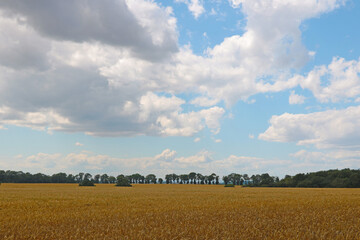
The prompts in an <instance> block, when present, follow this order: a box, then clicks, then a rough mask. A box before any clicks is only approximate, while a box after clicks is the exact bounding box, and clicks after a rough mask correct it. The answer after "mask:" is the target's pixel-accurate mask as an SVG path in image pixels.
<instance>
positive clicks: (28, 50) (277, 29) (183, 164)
mask: <svg viewBox="0 0 360 240" xmlns="http://www.w3.org/2000/svg"><path fill="white" fill-rule="evenodd" d="M359 26H360V4H359V3H358V2H357V1H354V0H347V1H346V0H317V1H316V0H309V1H300V0H299V1H298V0H291V1H290V0H283V1H280V0H266V1H265V0H210V1H201V0H174V1H148V0H106V1H103V2H98V1H95V0H94V1H85V0H77V1H67V2H58V1H55V0H54V1H53V0H51V1H47V2H46V3H40V2H37V1H35V2H29V1H22V0H11V1H10V0H5V1H1V3H0V28H1V30H2V31H1V33H0V146H1V147H0V169H12V170H22V171H30V172H33V173H35V172H43V173H48V174H52V173H56V172H60V171H63V172H67V173H77V172H79V171H82V172H90V173H109V174H114V175H116V174H118V173H125V174H130V173H134V172H139V173H142V174H149V173H155V174H158V175H159V176H161V175H164V174H166V173H170V172H175V173H187V172H190V171H197V172H200V173H203V174H209V173H212V172H216V173H218V174H220V175H222V174H228V173H231V172H238V173H248V174H255V173H264V172H268V173H270V174H273V175H277V176H284V175H285V174H295V173H298V172H310V171H317V170H326V169H334V168H339V169H341V168H358V167H359V163H360V144H359V143H360V120H359V119H360V106H359V102H360V58H359V57H360V48H359V44H358V43H359V42H360V31H359V29H360V28H359Z"/></svg>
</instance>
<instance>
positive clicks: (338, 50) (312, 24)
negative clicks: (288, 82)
mask: <svg viewBox="0 0 360 240" xmlns="http://www.w3.org/2000/svg"><path fill="white" fill-rule="evenodd" d="M359 16H360V2H359V1H355V0H351V1H347V3H346V5H345V6H343V7H340V8H338V9H336V10H334V11H332V12H330V13H326V14H322V15H321V16H320V17H318V18H312V19H309V20H307V21H305V22H304V23H303V24H302V27H301V29H302V32H303V34H302V40H303V43H304V44H305V46H306V48H307V49H309V50H310V51H315V52H316V55H315V57H314V58H313V59H312V60H310V61H309V62H308V64H307V65H306V66H305V67H304V71H310V70H312V69H313V67H314V65H315V66H316V65H328V64H330V63H331V61H332V59H333V57H336V56H339V57H343V58H345V59H346V60H358V59H359V56H360V49H359V48H358V45H359V42H360V31H359V29H360V21H359Z"/></svg>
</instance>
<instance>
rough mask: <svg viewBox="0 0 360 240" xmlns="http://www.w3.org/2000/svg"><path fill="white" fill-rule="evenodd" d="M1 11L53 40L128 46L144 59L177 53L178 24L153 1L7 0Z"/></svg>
mask: <svg viewBox="0 0 360 240" xmlns="http://www.w3.org/2000/svg"><path fill="white" fill-rule="evenodd" d="M0 8H2V9H3V11H4V12H5V14H9V15H10V16H11V17H12V18H16V19H18V21H21V24H23V25H26V26H28V27H30V28H33V29H34V30H35V31H37V32H39V33H40V34H41V35H43V36H45V37H49V38H52V39H54V40H65V41H73V42H78V43H81V42H93V41H97V42H101V43H105V44H110V45H113V46H120V47H123V46H125V47H129V48H131V49H132V50H133V51H134V53H135V54H137V55H140V56H142V57H145V58H154V57H161V55H164V54H165V55H167V53H168V52H169V51H170V52H173V51H176V50H177V42H176V41H177V34H176V31H175V27H176V20H175V19H174V18H172V17H170V14H171V11H169V9H162V8H160V7H159V6H158V5H157V4H156V3H154V2H152V1H145V0H131V1H127V0H119V1H114V0H107V1H102V2H98V1H96V0H90V1H87V0H76V1H74V0H71V1H66V2H63V1H60V2H59V1H56V0H48V1H46V3H30V2H27V1H21V0H5V1H1V3H0ZM49 16H51V18H49ZM148 39H150V40H151V41H148ZM159 54H160V55H159Z"/></svg>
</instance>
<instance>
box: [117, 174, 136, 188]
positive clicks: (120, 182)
mask: <svg viewBox="0 0 360 240" xmlns="http://www.w3.org/2000/svg"><path fill="white" fill-rule="evenodd" d="M115 186H116V187H132V186H131V184H130V182H129V179H127V178H126V177H125V176H124V175H119V176H117V178H116V185H115Z"/></svg>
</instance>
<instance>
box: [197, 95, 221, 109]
mask: <svg viewBox="0 0 360 240" xmlns="http://www.w3.org/2000/svg"><path fill="white" fill-rule="evenodd" d="M218 102H219V100H216V99H209V98H207V97H197V98H195V99H193V100H191V102H190V104H193V105H196V106H200V107H211V106H214V105H216V104H217V103H218Z"/></svg>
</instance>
